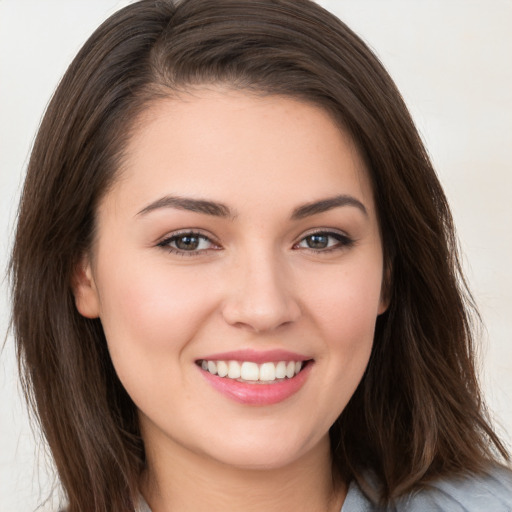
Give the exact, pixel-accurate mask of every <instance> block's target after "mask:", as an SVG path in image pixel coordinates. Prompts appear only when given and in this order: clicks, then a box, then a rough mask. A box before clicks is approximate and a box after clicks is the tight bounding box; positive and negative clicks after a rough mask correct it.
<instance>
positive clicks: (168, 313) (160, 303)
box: [100, 259, 215, 359]
mask: <svg viewBox="0 0 512 512" xmlns="http://www.w3.org/2000/svg"><path fill="white" fill-rule="evenodd" d="M117 263H118V264H117V265H116V268H109V267H108V266H106V267H105V268H104V269H101V273H100V282H101V283H102V285H103V286H102V287H101V289H100V302H101V306H100V307H101V314H100V316H101V321H102V324H103V328H104V331H105V336H106V338H107V341H108V344H109V350H110V352H111V356H112V358H113V359H116V358H117V359H119V358H121V357H123V358H126V357H128V356H129V354H130V353H133V356H134V357H138V355H139V354H140V355H143V356H144V357H146V358H147V357H155V358H158V357H160V355H162V354H163V353H165V352H166V351H168V350H169V349H172V350H176V351H180V350H182V349H183V347H184V346H185V345H186V343H187V342H188V341H189V340H190V339H191V338H192V337H193V335H194V333H195V332H196V331H197V329H199V328H200V326H201V325H202V323H203V322H204V321H205V318H208V316H209V315H210V314H211V312H212V311H213V310H214V308H215V305H214V304H215V297H214V296H212V294H206V293H204V283H203V282H198V280H199V278H198V276H197V273H194V272H193V271H192V269H191V268H190V269H189V268H181V269H178V271H176V269H170V268H163V269H162V268H161V267H159V266H158V265H155V263H154V261H151V262H150V261H144V259H140V260H138V261H137V262H136V263H135V264H133V263H132V264H131V263H130V262H126V263H125V264H123V263H121V264H119V262H117ZM120 352H122V353H121V354H120Z"/></svg>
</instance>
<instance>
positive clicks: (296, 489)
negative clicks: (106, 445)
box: [141, 436, 346, 512]
mask: <svg viewBox="0 0 512 512" xmlns="http://www.w3.org/2000/svg"><path fill="white" fill-rule="evenodd" d="M146 457H147V470H146V472H145V473H144V474H143V476H142V479H141V491H142V493H143V495H144V497H145V498H146V501H147V502H148V504H149V505H150V507H151V510H152V512H171V511H172V512H185V511H187V512H191V511H194V512H203V511H204V512H206V511H208V512H221V511H222V512H230V511H237V512H238V511H240V510H244V512H256V511H258V512H259V511H261V510H265V511H266V512H278V511H279V512H292V511H293V512H309V511H311V510H322V511H326V512H331V511H332V512H339V510H340V509H341V505H342V503H343V500H344V497H345V494H346V487H345V486H344V485H343V484H341V483H340V482H335V481H334V479H333V475H332V469H331V455H330V446H329V439H328V437H327V436H326V438H325V439H323V440H322V441H321V442H320V443H319V444H318V445H317V446H316V447H315V448H314V449H313V450H311V451H310V452H308V453H306V454H304V455H303V456H302V457H300V458H299V459H297V460H294V461H293V462H292V463H290V464H288V465H285V466H284V467H279V468H270V469H268V468H267V469H247V468H240V467H233V466H230V465H226V464H223V463H221V462H219V461H216V460H212V459H211V458H209V457H206V456H203V455H201V454H196V453H191V452H190V451H188V450H187V449H186V448H184V447H182V446H176V445H173V446H172V448H171V447H164V449H162V445H161V444H160V445H159V446H158V450H152V449H151V446H146Z"/></svg>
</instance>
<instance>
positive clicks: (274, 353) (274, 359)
mask: <svg viewBox="0 0 512 512" xmlns="http://www.w3.org/2000/svg"><path fill="white" fill-rule="evenodd" d="M202 359H205V360H206V361H250V362H252V363H258V364H262V363H278V362H279V361H286V362H288V361H309V360H310V359H312V358H311V357H308V356H304V355H301V354H296V353H294V352H290V351H288V350H279V349H276V350H266V351H258V350H233V351H231V352H222V353H220V352H219V353H217V354H209V355H207V356H204V357H200V358H198V360H202ZM301 373H302V372H301ZM299 375H300V374H299Z"/></svg>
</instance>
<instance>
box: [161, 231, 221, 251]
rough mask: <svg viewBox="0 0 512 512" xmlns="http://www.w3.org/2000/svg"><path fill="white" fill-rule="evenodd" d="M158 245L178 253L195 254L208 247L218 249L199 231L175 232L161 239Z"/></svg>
mask: <svg viewBox="0 0 512 512" xmlns="http://www.w3.org/2000/svg"><path fill="white" fill-rule="evenodd" d="M158 246H159V247H162V248H164V249H167V250H169V251H170V252H173V253H176V254H180V255H185V254H186V255H190V256H192V255H196V254H201V253H203V252H206V251H208V250H209V249H219V246H218V245H216V244H215V243H214V242H212V241H211V240H210V239H209V238H208V237H207V236H205V235H202V234H200V233H193V232H192V233H187V232H185V233H177V234H175V235H172V236H170V237H168V238H166V239H165V240H162V241H161V242H160V243H159V244H158Z"/></svg>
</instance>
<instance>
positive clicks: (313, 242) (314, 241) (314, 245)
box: [306, 234, 329, 249]
mask: <svg viewBox="0 0 512 512" xmlns="http://www.w3.org/2000/svg"><path fill="white" fill-rule="evenodd" d="M306 243H307V244H308V247H309V248H310V249H325V248H326V247H327V246H328V245H329V237H328V236H327V235H318V234H316V235H310V236H308V237H307V238H306Z"/></svg>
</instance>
